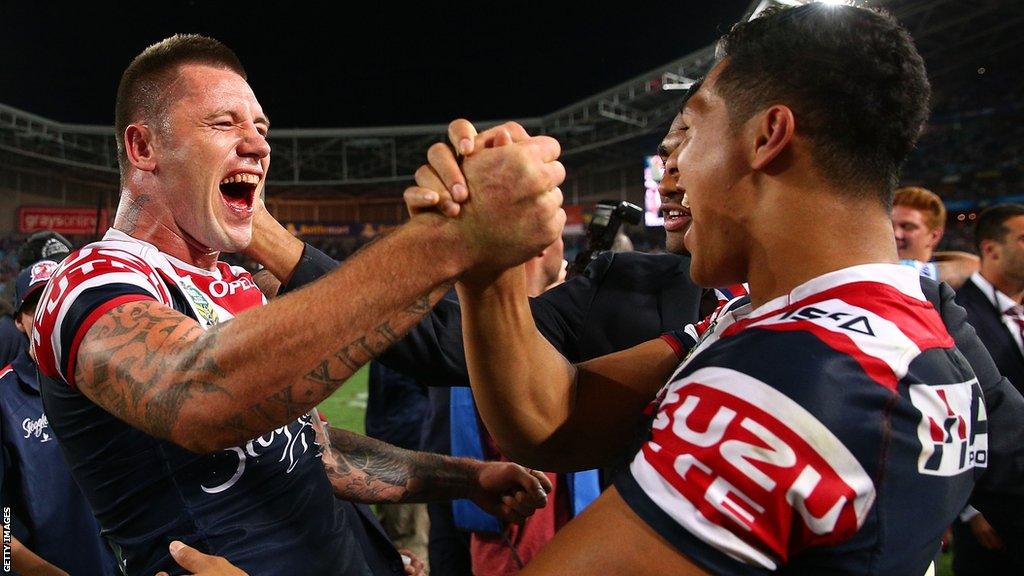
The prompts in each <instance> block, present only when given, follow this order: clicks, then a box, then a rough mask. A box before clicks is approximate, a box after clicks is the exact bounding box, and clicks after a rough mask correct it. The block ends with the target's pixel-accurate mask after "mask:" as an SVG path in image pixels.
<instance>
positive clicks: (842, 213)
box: [747, 192, 897, 308]
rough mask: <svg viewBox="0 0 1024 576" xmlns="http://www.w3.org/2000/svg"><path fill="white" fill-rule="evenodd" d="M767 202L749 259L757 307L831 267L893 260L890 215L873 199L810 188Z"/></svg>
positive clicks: (753, 300) (749, 270) (834, 268)
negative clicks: (809, 189)
mask: <svg viewBox="0 0 1024 576" xmlns="http://www.w3.org/2000/svg"><path fill="white" fill-rule="evenodd" d="M787 200H788V201H787ZM787 204H788V205H787ZM770 206H771V207H766V210H765V213H764V215H763V218H762V217H761V216H759V220H763V222H764V223H765V224H764V225H763V226H762V229H761V230H760V234H759V236H760V238H757V239H756V240H755V242H756V244H754V245H755V246H756V248H755V250H754V251H753V252H752V253H751V254H750V258H749V263H750V264H749V266H748V275H747V278H748V279H749V282H750V298H751V303H752V304H753V306H754V307H755V308H757V307H759V306H761V305H762V304H764V303H766V302H768V301H770V300H772V299H774V298H778V297H779V296H782V295H785V294H789V293H790V292H792V291H793V289H794V288H796V287H797V286H800V285H801V284H804V283H806V282H808V281H810V280H812V279H814V278H817V277H818V276H821V275H823V274H827V273H829V272H834V271H836V270H841V269H843V268H848V267H850V266H857V265H859V264H870V263H878V262H889V263H895V262H896V261H897V258H896V241H895V239H894V238H893V234H892V224H891V220H890V218H889V216H888V215H887V214H886V212H885V209H884V208H883V207H882V206H881V205H880V204H878V203H877V202H875V201H873V200H863V201H853V202H851V201H849V200H845V199H840V198H838V197H837V196H834V195H832V194H829V193H813V192H812V193H809V194H807V195H803V196H801V195H795V194H786V195H783V196H782V198H780V199H779V200H778V201H774V202H772V203H770Z"/></svg>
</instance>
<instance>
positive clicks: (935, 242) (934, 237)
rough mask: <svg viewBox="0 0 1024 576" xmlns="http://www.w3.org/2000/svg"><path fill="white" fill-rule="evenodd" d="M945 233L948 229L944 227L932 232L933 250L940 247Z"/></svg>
mask: <svg viewBox="0 0 1024 576" xmlns="http://www.w3.org/2000/svg"><path fill="white" fill-rule="evenodd" d="M945 232H946V229H945V228H944V227H942V226H939V227H938V228H936V229H935V230H932V231H931V236H932V248H934V247H936V246H938V245H939V241H940V240H942V235H943V234H944V233H945Z"/></svg>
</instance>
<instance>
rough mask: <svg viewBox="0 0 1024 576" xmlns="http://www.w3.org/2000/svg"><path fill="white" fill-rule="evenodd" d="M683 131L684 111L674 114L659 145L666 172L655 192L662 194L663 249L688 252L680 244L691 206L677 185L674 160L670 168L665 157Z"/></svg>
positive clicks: (677, 170)
mask: <svg viewBox="0 0 1024 576" xmlns="http://www.w3.org/2000/svg"><path fill="white" fill-rule="evenodd" d="M685 135H686V126H685V125H684V124H683V115H682V114H681V113H680V114H677V115H676V117H675V119H674V120H672V125H671V126H669V128H668V134H666V135H665V137H664V138H663V139H662V140H661V144H660V145H658V156H660V157H661V162H662V164H663V165H665V173H664V175H663V176H662V177H661V182H660V183H659V184H658V194H660V195H661V214H662V216H664V217H665V249H666V250H668V251H669V252H671V253H673V254H687V251H686V246H684V245H683V235H685V234H686V230H687V228H689V227H690V208H689V207H688V206H687V205H686V202H685V199H684V198H683V194H682V193H681V192H679V191H678V190H677V189H676V180H677V179H678V177H679V169H678V166H677V165H676V164H673V165H672V168H671V170H670V169H669V167H668V165H667V161H668V157H669V156H671V155H672V152H673V151H675V149H676V148H677V147H678V146H679V143H680V142H682V140H683V137H684V136H685Z"/></svg>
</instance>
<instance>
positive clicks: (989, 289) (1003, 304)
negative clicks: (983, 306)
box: [971, 272, 1019, 314]
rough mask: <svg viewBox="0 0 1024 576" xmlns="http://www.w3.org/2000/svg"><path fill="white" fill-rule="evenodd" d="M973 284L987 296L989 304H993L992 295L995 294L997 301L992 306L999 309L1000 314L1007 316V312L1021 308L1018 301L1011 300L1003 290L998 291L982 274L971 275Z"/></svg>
mask: <svg viewBox="0 0 1024 576" xmlns="http://www.w3.org/2000/svg"><path fill="white" fill-rule="evenodd" d="M971 282H974V285H975V286H977V287H978V289H979V290H981V293H982V294H984V295H985V298H987V299H988V300H989V302H992V294H993V293H995V295H996V301H995V302H992V304H994V305H996V306H998V307H999V312H1000V313H1002V314H1005V313H1006V311H1007V310H1009V309H1011V308H1016V307H1017V306H1019V304H1017V301H1016V300H1014V299H1013V298H1010V297H1009V296H1007V295H1006V294H1003V292H1002V291H1001V290H997V289H996V287H995V286H993V285H992V283H991V282H989V281H988V280H986V279H985V277H984V276H982V275H981V272H975V273H974V274H971Z"/></svg>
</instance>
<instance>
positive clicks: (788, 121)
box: [752, 105, 796, 170]
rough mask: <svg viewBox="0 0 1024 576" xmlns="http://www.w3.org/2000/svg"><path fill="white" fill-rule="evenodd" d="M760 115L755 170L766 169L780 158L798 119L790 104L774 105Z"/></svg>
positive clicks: (755, 144) (754, 161) (755, 150)
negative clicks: (794, 115) (795, 117)
mask: <svg viewBox="0 0 1024 576" xmlns="http://www.w3.org/2000/svg"><path fill="white" fill-rule="evenodd" d="M760 116H761V117H760V119H759V120H758V122H757V127H756V130H757V134H756V139H755V142H754V150H753V152H754V156H753V164H752V165H753V168H754V169H755V170H764V169H765V168H766V167H767V166H768V165H769V164H771V163H772V162H773V161H774V160H775V159H776V158H778V157H779V155H780V154H782V152H783V151H784V150H785V149H786V147H787V146H788V145H789V143H790V141H791V140H792V139H793V134H794V133H795V132H796V120H795V119H794V117H793V111H792V110H790V109H789V107H788V106H782V105H775V106H772V107H771V108H769V109H768V110H766V111H765V112H763V113H762V114H761V115H760Z"/></svg>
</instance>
